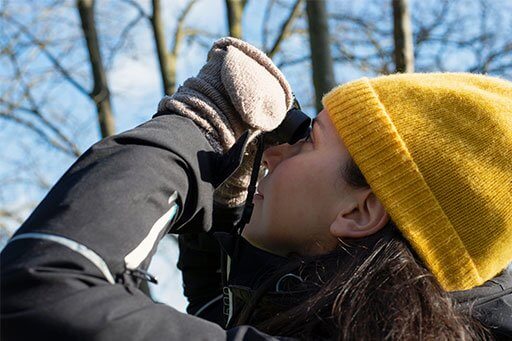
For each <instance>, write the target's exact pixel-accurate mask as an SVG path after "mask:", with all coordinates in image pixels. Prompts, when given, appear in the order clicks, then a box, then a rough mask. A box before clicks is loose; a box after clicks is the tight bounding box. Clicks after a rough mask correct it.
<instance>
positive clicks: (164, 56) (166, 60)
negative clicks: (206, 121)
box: [151, 0, 197, 95]
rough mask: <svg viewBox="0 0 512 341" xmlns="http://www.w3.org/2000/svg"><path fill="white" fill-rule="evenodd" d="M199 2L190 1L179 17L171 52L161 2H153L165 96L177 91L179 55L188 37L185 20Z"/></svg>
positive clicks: (153, 22) (156, 40)
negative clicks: (184, 40) (167, 42)
mask: <svg viewBox="0 0 512 341" xmlns="http://www.w3.org/2000/svg"><path fill="white" fill-rule="evenodd" d="M196 2H197V0H189V2H188V3H187V5H186V6H185V8H184V10H183V11H182V12H181V14H180V16H179V17H178V23H177V26H176V29H175V31H174V40H173V44H172V47H171V51H170V52H169V51H168V50H167V44H166V39H165V32H164V24H163V21H162V12H161V5H160V0H153V14H152V16H151V25H152V27H153V34H154V37H155V44H156V50H157V54H158V61H159V65H160V75H161V77H162V84H163V87H164V94H166V95H171V94H173V93H174V92H175V91H176V64H177V61H178V53H179V49H180V45H181V43H182V41H183V39H184V37H185V36H186V30H185V28H184V24H185V19H186V17H187V15H188V14H189V13H190V11H191V10H192V7H193V6H194V4H195V3H196Z"/></svg>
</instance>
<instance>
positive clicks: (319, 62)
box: [306, 0, 336, 111]
mask: <svg viewBox="0 0 512 341" xmlns="http://www.w3.org/2000/svg"><path fill="white" fill-rule="evenodd" d="M306 11H307V15H308V24H309V42H310V48H311V64H312V69H313V85H314V88H315V106H316V109H317V110H318V111H320V110H322V102H321V101H322V96H323V95H324V94H325V93H326V92H328V91H329V90H331V89H332V88H333V87H334V86H335V84H336V83H335V81H334V68H333V61H332V56H331V49H330V46H331V45H330V39H329V26H328V22H327V9H326V3H325V1H324V0H308V1H306Z"/></svg>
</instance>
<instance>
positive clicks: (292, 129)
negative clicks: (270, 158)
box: [263, 99, 311, 146]
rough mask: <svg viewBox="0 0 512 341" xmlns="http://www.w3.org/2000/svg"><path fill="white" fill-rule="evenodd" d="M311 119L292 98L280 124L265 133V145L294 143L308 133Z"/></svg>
mask: <svg viewBox="0 0 512 341" xmlns="http://www.w3.org/2000/svg"><path fill="white" fill-rule="evenodd" d="M310 125H311V119H310V118H309V117H308V116H307V115H306V114H305V113H304V112H303V111H302V110H301V108H300V104H299V102H298V101H297V100H296V99H294V100H293V105H292V108H291V109H290V110H288V112H287V113H286V116H285V118H284V120H283V122H281V124H280V125H279V126H278V127H277V128H276V129H274V130H272V131H270V132H268V133H265V134H264V135H263V140H264V143H265V145H267V146H268V145H278V144H282V143H289V144H294V143H296V142H297V141H299V140H300V139H303V138H304V137H306V136H307V135H308V134H309V131H310V129H311V128H310Z"/></svg>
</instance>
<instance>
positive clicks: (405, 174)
mask: <svg viewBox="0 0 512 341" xmlns="http://www.w3.org/2000/svg"><path fill="white" fill-rule="evenodd" d="M323 104H324V107H325V108H326V109H327V111H328V114H329V116H330V118H331V119H332V121H333V123H334V125H335V126H336V128H337V130H338V132H339V134H340V136H341V137H342V139H343V142H344V144H345V145H346V147H347V149H348V150H349V152H350V154H351V156H352V157H353V159H354V161H355V163H356V164H357V165H358V166H359V168H360V169H361V171H362V173H363V174H364V176H365V178H366V179H367V181H368V183H369V185H370V186H371V188H372V190H373V191H374V193H375V195H376V196H377V197H378V198H379V200H381V202H382V204H383V205H384V207H385V208H386V211H387V212H388V214H389V215H390V217H391V218H392V219H393V221H394V222H395V223H396V225H397V226H398V227H399V229H400V230H401V232H402V234H403V235H404V237H405V238H406V239H407V240H408V241H409V243H410V244H411V246H412V247H413V248H414V250H415V251H416V252H417V253H418V254H419V256H420V258H421V259H422V260H423V262H424V263H425V264H426V266H427V267H428V268H429V269H430V270H431V271H432V273H433V274H434V276H435V277H436V278H437V280H438V281H439V282H440V283H441V285H442V286H443V287H444V289H445V290H463V289H468V288H472V287H474V286H476V285H480V284H482V283H483V279H482V278H481V277H480V275H479V273H478V271H477V269H476V267H475V264H474V263H473V260H472V258H471V256H470V255H469V254H468V252H467V250H466V248H465V246H464V244H463V243H462V241H461V239H460V238H459V235H458V233H457V231H456V230H455V229H454V227H453V226H452V224H451V223H450V220H449V219H448V218H447V216H446V215H445V213H444V212H443V209H442V208H441V206H440V205H439V203H438V201H437V200H436V197H435V196H434V194H433V193H432V192H431V190H430V188H429V186H428V185H427V183H426V181H425V179H424V178H423V176H422V174H421V172H420V171H419V169H418V166H417V165H416V163H415V162H414V160H413V158H412V156H411V153H410V152H409V150H408V149H407V146H406V144H405V143H404V141H403V140H402V138H401V137H400V135H399V133H398V131H397V129H396V127H395V126H394V124H393V122H392V120H391V118H390V117H389V115H388V114H387V112H386V108H385V107H384V105H383V104H382V103H381V101H380V100H379V97H378V94H377V93H376V92H375V91H374V89H373V87H372V85H371V83H370V81H369V80H368V79H366V78H363V79H361V80H358V81H354V82H351V83H348V84H346V85H342V86H339V87H337V88H335V89H333V90H332V91H331V92H329V93H328V94H327V95H326V96H325V97H324V98H323Z"/></svg>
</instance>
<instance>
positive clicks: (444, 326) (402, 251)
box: [238, 161, 490, 340]
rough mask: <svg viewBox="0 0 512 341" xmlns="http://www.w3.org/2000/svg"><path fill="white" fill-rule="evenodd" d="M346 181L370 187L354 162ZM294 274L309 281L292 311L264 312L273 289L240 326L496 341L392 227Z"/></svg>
mask: <svg viewBox="0 0 512 341" xmlns="http://www.w3.org/2000/svg"><path fill="white" fill-rule="evenodd" d="M343 175H344V178H345V181H346V182H347V183H348V184H350V185H351V186H354V187H356V188H358V187H368V184H367V182H366V180H365V179H364V176H363V174H362V173H361V171H360V170H359V168H358V167H357V166H356V165H355V163H354V162H353V161H352V162H350V163H349V164H348V165H347V167H346V169H344V172H343ZM290 268H295V270H296V272H297V273H298V274H299V275H300V277H301V278H302V279H303V283H302V284H301V286H302V291H301V292H302V294H301V297H299V299H298V300H295V301H293V300H290V302H295V303H293V304H290V306H287V307H283V306H282V305H272V304H262V303H261V298H262V297H263V296H264V295H265V293H266V292H268V289H269V286H270V285H265V284H263V285H262V286H261V287H260V288H259V289H258V290H257V291H256V293H255V295H254V296H253V301H252V302H251V304H248V305H247V306H246V307H245V308H244V309H243V310H242V312H241V314H240V318H239V320H238V324H242V323H248V324H251V325H254V326H256V327H257V328H259V329H260V330H262V331H264V332H266V333H269V334H271V335H282V336H293V337H297V338H299V339H306V340H312V339H314V340H317V339H330V340H383V339H385V340H453V339H457V340H475V339H478V340H485V339H490V336H489V334H488V332H487V331H486V330H485V329H484V328H483V327H482V325H481V324H480V323H479V322H478V321H477V320H476V319H474V318H473V317H472V316H471V315H470V314H469V312H468V311H463V310H462V307H461V306H458V305H457V304H456V303H455V302H454V301H453V300H452V299H451V298H450V296H449V294H448V293H447V292H445V291H444V290H443V289H442V288H441V286H440V285H439V284H438V282H437V281H436V279H435V278H434V277H433V275H432V274H431V273H430V272H429V271H428V270H427V269H426V268H425V267H424V265H423V264H422V263H421V261H419V259H418V258H417V256H416V255H415V254H414V252H413V251H412V249H411V248H410V247H409V245H408V243H407V241H406V240H405V239H404V238H403V237H402V236H401V235H400V233H399V232H398V231H397V230H396V227H395V225H394V224H393V222H391V221H390V222H389V223H388V224H387V226H386V227H384V228H383V229H382V230H381V231H380V232H378V233H377V234H375V235H374V236H372V237H369V238H363V239H360V240H350V241H343V240H340V243H339V245H338V248H337V249H336V250H334V251H332V252H330V253H328V254H326V255H320V256H313V257H302V258H300V259H297V260H295V261H292V264H291V266H290ZM289 270H290V269H284V270H283V271H280V272H279V273H276V274H275V275H274V276H273V278H269V280H268V281H267V284H269V283H272V282H273V281H275V279H276V278H278V277H279V276H282V275H283V273H286V271H289ZM295 295H297V294H295ZM256 310H258V313H257V314H254V312H255V311H256ZM262 317H264V318H262Z"/></svg>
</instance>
